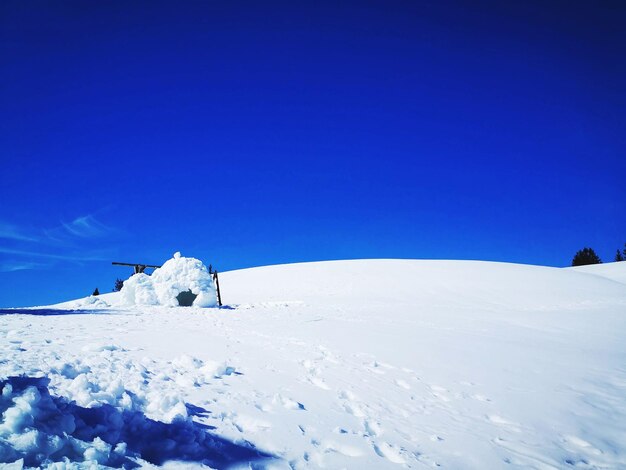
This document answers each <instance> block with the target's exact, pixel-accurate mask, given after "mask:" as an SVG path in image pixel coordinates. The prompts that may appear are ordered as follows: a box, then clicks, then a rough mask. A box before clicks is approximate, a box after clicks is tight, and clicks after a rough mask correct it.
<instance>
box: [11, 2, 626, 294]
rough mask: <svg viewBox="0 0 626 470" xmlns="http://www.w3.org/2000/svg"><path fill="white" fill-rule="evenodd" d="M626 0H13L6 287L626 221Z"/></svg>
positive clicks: (600, 231)
mask: <svg viewBox="0 0 626 470" xmlns="http://www.w3.org/2000/svg"><path fill="white" fill-rule="evenodd" d="M624 24H626V4H625V3H624V2H613V3H610V2H601V1H600V2H570V1H567V2H550V1H536V2H535V1H531V2H527V1H525V2H501V1H493V2H480V1H478V2H477V1H467V2H462V1H426V2H424V1H411V2H409V1H406V2H404V1H399V2H389V1H384V2H383V1H381V2H310V3H305V2H284V3H274V2H208V1H206V2H189V3H185V2H163V3H160V2H154V1H150V2H121V1H120V2H96V1H93V2H90V1H77V2H63V1H60V2H52V1H49V2H37V1H28V2H24V1H8V0H5V1H2V2H0V159H1V160H0V164H1V165H0V306H21V305H33V304H41V303H50V302H54V301H61V300H65V299H69V298H75V297H79V296H83V295H87V294H89V293H91V291H92V290H93V289H94V288H95V287H96V286H97V287H99V288H100V291H101V292H105V291H110V290H111V288H112V287H113V282H114V280H115V278H116V277H118V276H119V277H124V278H125V277H127V276H128V275H129V272H128V271H126V270H125V269H124V268H116V267H111V266H110V262H111V261H114V260H119V261H131V262H136V261H138V262H147V263H162V262H163V261H165V260H166V259H167V258H169V257H170V256H171V254H172V253H173V252H174V251H177V250H180V251H182V252H183V255H188V256H195V257H198V258H200V259H202V260H204V261H205V262H206V263H207V264H208V263H213V265H214V266H216V267H217V268H219V269H220V270H229V269H235V268H242V267H249V266H257V265H265V264H277V263H287V262H297V261H311V260H327V259H342V258H396V257H397V258H452V259H483V260H497V261H510V262H522V263H532V264H543V265H551V266H565V265H568V264H569V263H570V262H571V258H572V256H573V255H574V253H575V251H576V250H578V249H579V248H582V247H583V246H591V247H593V248H594V249H595V250H596V251H597V252H598V253H599V255H600V256H601V257H602V258H603V259H606V260H607V261H610V260H612V258H613V256H614V254H615V250H616V249H617V247H619V246H623V245H624V242H626V216H625V215H626V152H625V150H626V60H625V57H626V28H625V27H624Z"/></svg>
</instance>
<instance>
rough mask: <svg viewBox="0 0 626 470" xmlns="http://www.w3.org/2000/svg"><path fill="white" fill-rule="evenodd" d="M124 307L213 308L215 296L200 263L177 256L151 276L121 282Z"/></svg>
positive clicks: (144, 275)
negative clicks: (122, 284)
mask: <svg viewBox="0 0 626 470" xmlns="http://www.w3.org/2000/svg"><path fill="white" fill-rule="evenodd" d="M120 294H121V297H122V303H124V304H126V305H164V306H168V307H179V306H193V307H215V306H216V305H217V294H216V292H215V285H214V284H213V279H212V277H211V274H209V271H208V269H207V268H206V266H204V264H203V263H202V261H200V260H199V259H196V258H185V257H183V256H181V255H180V252H178V253H175V254H174V257H173V258H172V259H170V260H167V261H166V262H165V264H164V265H163V266H161V267H160V268H158V269H155V270H154V272H153V273H152V276H148V275H147V274H144V273H139V274H135V275H133V276H131V277H130V278H129V279H128V280H126V281H124V287H122V290H121V292H120Z"/></svg>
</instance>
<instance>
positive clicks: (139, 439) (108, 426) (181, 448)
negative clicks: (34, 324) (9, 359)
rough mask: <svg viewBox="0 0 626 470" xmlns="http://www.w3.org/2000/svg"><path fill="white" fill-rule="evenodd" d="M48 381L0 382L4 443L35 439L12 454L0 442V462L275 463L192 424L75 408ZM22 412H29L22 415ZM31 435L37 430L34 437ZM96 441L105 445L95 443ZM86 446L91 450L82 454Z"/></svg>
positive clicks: (199, 411)
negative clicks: (52, 392)
mask: <svg viewBox="0 0 626 470" xmlns="http://www.w3.org/2000/svg"><path fill="white" fill-rule="evenodd" d="M49 382H50V380H49V379H47V378H45V377H42V378H34V377H9V378H8V379H7V380H2V381H0V413H3V414H4V415H3V418H5V421H6V422H5V423H4V424H3V426H2V427H4V431H5V432H4V434H5V438H6V430H7V429H11V430H12V432H13V433H14V436H15V435H20V434H21V435H22V436H23V435H24V434H26V433H31V438H33V439H36V442H35V444H34V447H32V446H31V448H27V449H25V448H24V447H23V446H22V447H19V450H17V449H16V448H14V446H11V444H10V441H11V439H3V437H0V462H13V461H16V460H18V459H21V458H23V459H24V464H25V465H26V466H40V465H41V464H42V463H46V462H59V461H62V460H63V459H65V458H67V459H69V460H70V461H74V462H80V461H84V460H85V457H86V456H87V455H92V456H93V455H97V456H98V457H97V460H98V462H99V463H100V464H104V465H108V466H113V467H124V468H135V467H138V466H139V465H138V464H137V463H136V462H135V461H134V460H133V458H134V457H139V458H141V459H143V460H146V461H148V462H150V463H152V464H156V465H161V464H163V463H165V462H167V461H168V460H177V461H186V462H196V463H202V464H205V465H208V466H210V467H212V468H218V469H222V468H228V467H230V466H234V465H242V464H248V466H250V467H251V468H254V466H255V465H254V464H255V462H257V463H260V462H261V461H263V460H266V459H273V458H275V457H274V456H272V455H270V454H267V453H264V452H261V451H259V450H257V449H256V448H255V447H254V445H253V444H251V443H249V442H247V441H244V442H241V443H234V442H231V441H228V440H226V439H223V438H221V437H218V436H215V435H213V434H210V433H208V432H207V430H211V429H214V427H213V426H208V425H203V424H200V423H195V422H193V421H191V420H179V421H174V422H172V423H169V424H166V423H162V422H159V421H154V420H152V419H149V418H147V417H146V416H145V415H144V414H143V413H142V412H139V411H128V410H125V411H120V410H118V409H117V408H115V407H113V406H111V405H108V404H104V405H102V406H99V407H97V408H83V407H80V406H77V405H76V404H75V403H74V402H69V401H67V400H66V399H63V398H60V397H55V396H52V395H50V393H49V391H48V384H49ZM26 402H28V406H26V407H25V406H24V403H26ZM9 409H11V410H9ZM7 410H9V411H7ZM23 410H28V412H27V414H24V412H23ZM187 410H188V412H189V414H190V415H191V416H200V417H204V416H206V415H207V414H208V413H209V412H208V411H207V410H205V409H204V408H201V407H198V406H194V405H187ZM5 412H7V413H5ZM19 413H22V414H21V415H20V414H19ZM33 430H36V431H37V432H36V433H34V434H35V437H32V434H33V433H32V431H33ZM15 437H18V436H15ZM97 438H99V439H100V440H101V441H104V442H105V443H106V444H108V445H106V444H103V443H102V442H99V443H98V439H97ZM94 439H96V442H95V443H94ZM124 443H125V444H124ZM103 446H104V448H103ZM89 447H94V448H95V450H94V449H92V450H91V451H90V452H91V453H89V451H88V452H85V451H86V450H87V449H88V448H89Z"/></svg>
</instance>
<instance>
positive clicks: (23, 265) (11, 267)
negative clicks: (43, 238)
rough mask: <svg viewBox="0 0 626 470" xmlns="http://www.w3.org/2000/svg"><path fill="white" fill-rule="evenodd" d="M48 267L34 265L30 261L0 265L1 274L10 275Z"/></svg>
mask: <svg viewBox="0 0 626 470" xmlns="http://www.w3.org/2000/svg"><path fill="white" fill-rule="evenodd" d="M45 267H48V265H47V264H45V263H32V262H29V261H7V262H3V263H0V272H3V273H10V272H14V271H26V270H29V269H40V268H45Z"/></svg>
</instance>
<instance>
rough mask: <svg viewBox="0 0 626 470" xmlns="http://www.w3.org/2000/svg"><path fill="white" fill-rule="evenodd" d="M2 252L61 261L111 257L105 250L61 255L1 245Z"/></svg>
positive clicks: (96, 259)
mask: <svg viewBox="0 0 626 470" xmlns="http://www.w3.org/2000/svg"><path fill="white" fill-rule="evenodd" d="M0 253H5V254H8V255H17V256H24V257H29V258H44V259H53V260H60V261H102V260H105V259H107V258H109V257H110V254H106V253H103V252H100V253H93V252H92V253H85V254H82V253H78V254H68V255H60V254H55V253H43V252H39V251H24V250H14V249H13V248H4V247H0Z"/></svg>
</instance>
